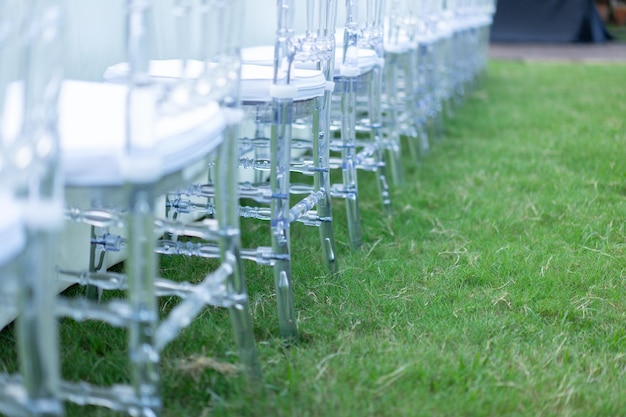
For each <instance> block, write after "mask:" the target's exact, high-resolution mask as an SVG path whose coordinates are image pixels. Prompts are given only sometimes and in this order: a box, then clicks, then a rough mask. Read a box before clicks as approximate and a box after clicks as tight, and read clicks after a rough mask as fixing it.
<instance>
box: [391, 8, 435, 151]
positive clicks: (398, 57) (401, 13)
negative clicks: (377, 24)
mask: <svg viewBox="0 0 626 417" xmlns="http://www.w3.org/2000/svg"><path fill="white" fill-rule="evenodd" d="M423 3H424V1H423V0H419V1H411V0H389V1H388V3H387V5H388V7H387V11H386V13H385V36H384V38H385V60H386V62H387V63H388V65H387V66H386V67H385V68H386V72H385V94H384V95H383V97H384V101H385V104H384V111H385V113H386V115H387V118H386V121H387V122H388V123H389V126H390V128H391V129H394V130H395V133H396V134H400V135H404V136H406V137H407V139H408V145H409V151H410V153H411V156H412V159H413V160H414V161H416V162H417V161H418V160H419V159H420V157H421V156H422V155H424V154H426V153H427V152H428V150H429V148H430V143H429V139H428V132H427V129H426V118H425V115H424V112H423V111H422V107H421V106H420V100H422V99H423V98H424V89H423V85H424V80H423V79H422V77H420V75H421V74H420V60H421V57H420V54H419V48H420V42H422V41H424V40H425V38H424V36H420V33H421V32H423V30H424V22H423V18H424V14H423Z"/></svg>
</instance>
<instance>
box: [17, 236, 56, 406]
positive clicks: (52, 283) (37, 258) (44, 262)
mask: <svg viewBox="0 0 626 417" xmlns="http://www.w3.org/2000/svg"><path fill="white" fill-rule="evenodd" d="M58 242H59V236H58V233H56V232H54V231H50V230H32V229H31V230H28V245H27V248H26V253H25V255H24V257H23V258H22V264H21V266H20V268H21V271H22V273H23V274H24V275H23V281H22V282H21V288H20V295H19V315H18V319H17V332H18V335H17V337H18V346H19V352H18V355H19V360H20V368H21V373H22V376H23V378H24V385H25V388H26V395H27V399H26V401H27V407H28V409H29V411H30V413H31V414H29V415H32V416H38V417H52V416H61V415H63V404H62V402H61V400H60V399H59V398H60V397H59V390H60V371H59V342H58V331H57V319H56V315H55V314H54V313H53V312H54V311H55V308H54V300H55V298H56V294H57V288H56V280H54V279H52V278H53V277H52V271H54V266H55V259H54V256H53V253H52V252H53V251H52V248H54V247H56V246H57V245H58Z"/></svg>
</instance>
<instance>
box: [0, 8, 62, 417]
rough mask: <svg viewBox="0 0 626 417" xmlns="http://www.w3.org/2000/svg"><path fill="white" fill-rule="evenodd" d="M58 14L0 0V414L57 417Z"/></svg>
mask: <svg viewBox="0 0 626 417" xmlns="http://www.w3.org/2000/svg"><path fill="white" fill-rule="evenodd" d="M60 22H61V10H60V7H59V4H58V3H57V2H55V1H52V0H49V1H40V0H29V1H12V0H3V1H0V62H2V65H1V66H0V147H1V149H2V153H1V155H0V158H1V159H0V187H1V189H0V193H2V194H3V201H4V202H5V204H6V206H5V208H4V209H3V216H2V220H0V233H2V237H1V240H2V243H1V244H0V251H1V252H2V254H1V255H0V258H1V259H0V264H1V266H0V269H1V270H2V272H1V273H2V275H1V278H0V279H2V285H1V287H0V293H1V296H2V301H3V302H2V308H3V309H6V310H10V311H9V313H10V314H12V315H16V316H17V319H16V327H15V328H16V332H17V356H18V362H19V372H18V373H16V374H12V375H11V374H2V375H0V412H2V413H4V414H6V415H9V416H26V415H28V416H58V415H61V414H62V413H63V404H62V401H61V400H60V399H59V396H58V394H59V389H60V380H59V357H58V342H57V339H58V335H57V325H56V317H55V314H54V313H55V308H54V300H55V296H56V292H57V288H56V280H55V274H54V262H55V256H56V246H57V242H58V240H59V234H60V231H61V229H62V226H63V210H62V207H63V188H62V181H61V179H60V170H59V164H58V146H57V144H58V141H57V131H56V120H57V119H56V117H57V112H56V102H57V98H58V92H59V86H60V82H61V54H60Z"/></svg>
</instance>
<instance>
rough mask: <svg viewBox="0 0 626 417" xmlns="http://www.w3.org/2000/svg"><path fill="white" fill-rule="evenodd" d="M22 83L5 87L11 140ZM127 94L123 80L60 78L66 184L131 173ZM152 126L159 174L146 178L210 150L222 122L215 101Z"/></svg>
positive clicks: (115, 179) (112, 181)
mask: <svg viewBox="0 0 626 417" xmlns="http://www.w3.org/2000/svg"><path fill="white" fill-rule="evenodd" d="M21 86H22V84H21V83H14V84H12V85H11V86H10V88H9V89H8V94H7V97H8V100H9V102H8V103H9V107H8V108H10V109H11V114H10V118H8V119H9V120H8V122H9V123H8V125H7V126H6V127H5V126H3V129H5V130H6V132H5V133H8V134H9V135H11V136H8V137H13V138H14V137H15V134H16V133H17V131H19V129H20V126H21V123H22V122H21V120H22V104H21V103H22V88H21ZM127 93H128V88H127V87H126V86H124V85H121V84H119V85H118V84H111V83H97V82H86V81H64V82H63V85H62V88H61V93H60V96H59V107H58V108H59V121H58V128H59V136H60V147H61V166H62V169H63V173H64V176H65V182H66V185H70V186H99V185H119V184H122V183H124V181H125V180H126V178H127V177H126V176H127V175H134V174H132V173H129V168H130V169H132V168H133V166H134V165H135V164H134V163H133V160H132V159H130V160H129V158H128V157H126V149H125V148H126V133H125V132H126V104H127ZM155 124H156V126H155V137H154V144H153V151H154V153H153V154H151V155H150V159H151V160H152V161H153V163H152V164H150V166H151V167H152V168H154V169H156V170H157V171H158V172H153V173H151V174H150V176H153V177H157V178H158V177H159V176H163V175H166V174H169V173H172V172H175V171H177V170H180V169H185V167H187V166H189V165H192V164H193V163H194V162H195V161H198V160H200V159H201V158H203V157H204V156H206V155H207V154H208V153H209V152H211V151H212V150H213V149H214V148H215V147H216V146H217V145H218V144H219V143H220V142H221V139H222V135H221V133H222V131H223V129H224V126H225V124H226V121H225V117H224V114H223V112H222V111H221V109H220V107H219V105H218V104H217V103H215V102H210V103H207V104H205V105H203V106H202V107H200V108H195V109H194V110H192V111H185V112H180V113H176V114H175V115H168V116H158V117H157V120H156V123H155ZM5 137H7V136H5ZM137 166H138V165H137ZM141 169H145V166H142V168H141Z"/></svg>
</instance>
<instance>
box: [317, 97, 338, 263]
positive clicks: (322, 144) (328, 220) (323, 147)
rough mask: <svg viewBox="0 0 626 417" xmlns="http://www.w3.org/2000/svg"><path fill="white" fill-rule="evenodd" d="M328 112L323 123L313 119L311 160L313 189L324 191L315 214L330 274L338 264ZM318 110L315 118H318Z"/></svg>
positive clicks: (325, 261) (323, 254)
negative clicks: (331, 183) (330, 168)
mask: <svg viewBox="0 0 626 417" xmlns="http://www.w3.org/2000/svg"><path fill="white" fill-rule="evenodd" d="M331 99H332V96H331V92H330V91H327V92H326V95H325V96H324V103H325V104H324V108H325V109H330V106H331ZM329 116H330V112H329V111H328V110H325V111H324V112H323V114H322V115H321V118H322V119H323V123H322V124H320V123H319V122H318V120H314V121H313V126H314V127H317V126H321V128H319V129H318V128H314V130H313V160H314V163H315V164H316V168H317V171H316V173H315V175H314V188H315V191H320V190H323V191H324V194H323V195H324V196H323V197H322V199H321V200H320V201H319V202H318V204H317V214H318V217H319V218H320V219H322V222H321V224H320V226H319V228H320V240H321V245H322V256H323V260H324V263H325V264H326V266H327V268H328V272H330V274H331V275H334V274H337V273H338V272H339V265H338V263H337V259H336V253H337V249H336V247H335V232H334V227H333V214H332V207H331V197H330V170H329V169H328V167H329V165H330V164H329V142H330V117H329ZM319 117H320V115H319V112H317V113H316V117H315V119H317V118H319Z"/></svg>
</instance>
